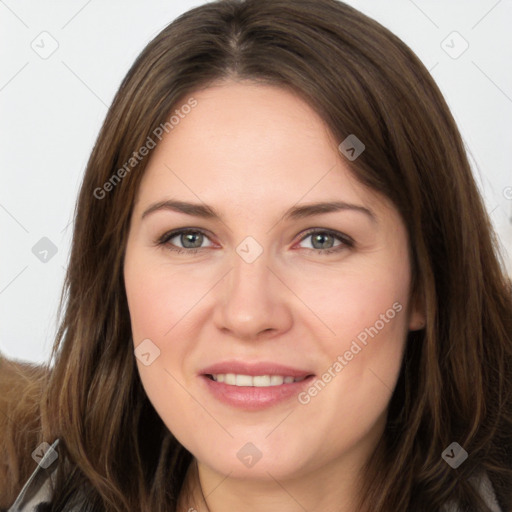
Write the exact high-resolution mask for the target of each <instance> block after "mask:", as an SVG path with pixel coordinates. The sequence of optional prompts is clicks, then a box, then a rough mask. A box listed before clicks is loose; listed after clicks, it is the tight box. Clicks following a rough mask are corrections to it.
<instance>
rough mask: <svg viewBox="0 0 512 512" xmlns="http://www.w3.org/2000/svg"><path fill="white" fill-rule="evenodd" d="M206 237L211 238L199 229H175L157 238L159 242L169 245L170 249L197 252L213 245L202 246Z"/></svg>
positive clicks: (180, 251) (159, 243)
mask: <svg viewBox="0 0 512 512" xmlns="http://www.w3.org/2000/svg"><path fill="white" fill-rule="evenodd" d="M174 239H176V241H175V242H172V240H174ZM205 239H206V240H209V238H208V237H207V236H206V233H204V232H203V231H201V230H199V229H190V228H187V229H175V230H174V231H170V232H169V233H165V234H164V235H162V236H161V237H160V238H159V239H158V240H157V244H158V245H165V246H168V247H167V248H168V249H170V250H171V251H176V252H178V253H182V252H188V253H196V252H197V251H199V250H202V249H205V248H206V247H211V245H209V246H205V247H202V243H203V241H204V240H205ZM176 243H178V244H181V246H180V245H176Z"/></svg>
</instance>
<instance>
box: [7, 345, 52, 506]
mask: <svg viewBox="0 0 512 512" xmlns="http://www.w3.org/2000/svg"><path fill="white" fill-rule="evenodd" d="M46 375H47V369H46V368H45V367H43V366H38V365H35V364H31V363H25V362H18V361H10V360H8V359H6V358H5V357H2V355H1V354H0V482H2V485H0V509H5V508H7V507H8V506H9V505H10V504H11V503H12V502H13V500H14V498H15V496H16V494H17V493H18V492H19V490H20V488H21V487H22V485H23V482H25V481H26V480H27V478H28V476H29V475H30V474H31V473H32V471H33V470H34V460H33V459H32V458H31V457H30V454H31V453H32V452H33V451H34V450H35V449H36V448H37V446H38V444H39V443H38V438H39V435H40V406H39V404H40V398H41V392H42V390H43V386H44V382H45V379H46ZM20 454H23V455H20ZM27 454H28V456H27Z"/></svg>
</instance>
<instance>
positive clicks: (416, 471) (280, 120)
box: [9, 0, 512, 512]
mask: <svg viewBox="0 0 512 512" xmlns="http://www.w3.org/2000/svg"><path fill="white" fill-rule="evenodd" d="M65 292H66V293H65V295H64V297H65V303H64V302H63V304H64V305H65V312H64V316H63V320H62V324H61V328H60V331H59V333H58V337H57V341H56V344H55V347H54V353H53V356H54V364H53V366H51V368H49V370H50V371H49V376H48V377H44V378H43V377H41V379H40V384H41V388H42V389H43V396H42V399H41V426H40V428H39V430H38V443H43V442H44V443H46V444H43V445H39V446H35V447H34V453H33V458H34V460H36V461H37V462H38V467H37V470H36V471H35V472H34V473H33V474H32V475H31V478H32V479H31V480H29V481H28V482H27V483H26V485H25V488H24V489H23V490H22V491H21V492H20V488H21V487H22V485H23V483H24V479H25V478H26V477H28V476H29V475H21V474H20V475H19V478H18V480H17V481H16V482H15V483H14V484H13V486H14V488H15V491H14V492H13V494H12V497H11V500H10V502H9V503H12V502H13V501H14V499H15V498H16V494H15V493H18V492H20V494H19V495H18V499H17V501H16V503H15V504H14V505H13V507H12V510H30V507H32V506H33V505H34V504H35V503H39V508H38V510H51V511H61V510H86V509H88V510H112V511H114V510H115V511H128V510H151V511H159V510H162V511H163V510H176V511H189V512H191V511H193V510H197V511H199V512H202V511H207V510H210V511H212V512H214V511H227V510H239V509H242V508H244V509H246V510H254V511H259V510H278V509H279V510H285V511H286V510H289V511H291V510H293V511H295V510H309V511H313V510H320V509H322V510H332V511H334V510H336V511H342V512H345V511H347V512H348V511H356V510H358V511H370V510H371V511H379V512H387V511H403V512H406V511H415V512H421V511H433V510H445V511H446V510H453V511H462V510H468V511H469V510H472V511H473V510H474V511H482V512H483V511H485V512H489V511H496V510H498V511H500V510H501V511H510V510H512V485H511V484H512V463H511V461H512V401H511V395H512V372H511V371H510V370H511V368H512V339H511V332H512V299H511V287H510V282H508V281H507V279H506V278H505V275H504V272H503V266H502V265H501V264H500V260H499V255H498V252H497V250H496V249H495V242H494V235H493V234H492V230H491V227H490V224H489V220H488V217H487V215H486V213H485V210H484V207H483V205H482V201H481V199H480V197H479V195H478V192H477V188H476V186H475V183H474V180H473V178H472V175H471V170H470V166H469V164H468V160H467V157H466V154H465V152H464V147H463V143H462V141H461V138H460V135H459V132H458V130H457V127H456V125H455V122H454V120H453V118H452V116H451V114H450V112H449V109H448V107H447V105H446V103H445V101H444V99H443V98H442V96H441V94H440V92H439V89H438V88H437V86H436V85H435V83H434V81H433V80H432V78H431V77H430V75H429V73H428V72H427V70H426V69H425V68H424V66H423V65H422V64H421V62H420V61H419V60H418V58H417V57H416V56H415V55H414V54H413V52H412V51H411V50H410V49H409V48H408V47H407V46H406V45H405V44H404V43H403V42H401V41H400V40H399V39H398V38H397V37H395V36H394V35H392V34H391V33H390V32H389V31H388V30H386V29H385V28H383V27H382V26H381V25H379V24H378V23H376V22H375V21H373V20H371V19H369V18H367V17H366V16H364V15H362V14H361V13H359V12H358V11H356V10H355V9H353V8H351V7H348V6H347V5H345V4H343V3H341V2H338V1H335V0H320V1H318V0H316V1H313V0H299V1H297V0H293V1H291V0H273V1H270V0H258V1H256V0H247V1H234V0H225V1H220V2H213V3H209V4H207V5H204V6H202V7H199V8H197V9H193V10H191V11H189V12H188V13H186V14H184V15H183V16H181V17H180V18H179V19H177V20H176V21H175V22H173V23H172V24H171V25H169V26H168V27H167V28H166V29H164V30H163V31H162V32H161V33H160V34H159V35H158V36H157V37H156V38H155V39H154V40H153V41H152V42H151V43H150V44H149V45H148V46H147V48H146V49H145V50H144V51H143V52H142V54H141V55H140V56H139V58H138V59H137V60H136V62H135V64H134V65H133V67H132V69H131V70H130V71H129V73H128V75H127V77H126V78H125V80H124V81H123V83H122V84H121V87H120V89H119V92H118V94H117V95H116V98H115V100H114V102H113V105H112V107H111V109H110V111H109V114H108V115H107V118H106V120H105V123H104V126H103V128H102V130H101V132H100V134H99V137H98V140H97V143H96V145H95V147H94V149H93V152H92V155H91V158H90V161H89V164H88V167H87V170H86V174H85V177H84V181H83V184H82V188H81V191H80V195H79V199H78V205H77V211H76V219H75V227H74V238H73V245H72V253H71V260H70V264H69V267H68V274H67V279H66V287H65ZM13 417H14V418H15V416H13ZM27 435H28V434H27ZM16 454H17V456H18V457H27V456H28V455H30V454H27V452H26V451H24V452H23V453H22V452H21V451H18V452H16ZM16 464H17V462H16V458H15V457H13V456H11V457H10V467H17V466H16ZM20 473H21V472H20ZM9 496H11V495H9Z"/></svg>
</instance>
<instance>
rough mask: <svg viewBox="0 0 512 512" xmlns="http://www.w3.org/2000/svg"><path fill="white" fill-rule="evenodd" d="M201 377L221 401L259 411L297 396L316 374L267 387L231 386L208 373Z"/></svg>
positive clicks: (240, 407)
mask: <svg viewBox="0 0 512 512" xmlns="http://www.w3.org/2000/svg"><path fill="white" fill-rule="evenodd" d="M200 378H201V380H202V381H203V382H204V385H205V386H206V387H207V389H208V390H209V392H210V393H211V394H212V395H213V396H214V397H215V398H216V399H217V400H219V401H220V402H222V403H224V404H227V405H230V406H232V407H237V408H239V409H245V410H249V411H257V410H261V409H266V408H268V407H271V406H273V405H276V404H278V403H282V402H285V401H287V400H290V399H291V398H296V397H297V396H298V394H299V393H300V392H301V391H302V390H303V389H304V388H305V387H307V386H308V385H309V384H310V382H311V380H312V379H314V376H313V375H311V376H309V377H306V378H305V379H304V380H302V381H300V382H290V383H288V384H281V385H279V386H267V387H256V386H230V385H229V384H225V383H224V382H217V381H215V380H212V379H210V378H209V377H206V375H200Z"/></svg>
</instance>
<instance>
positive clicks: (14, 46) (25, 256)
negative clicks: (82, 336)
mask: <svg viewBox="0 0 512 512" xmlns="http://www.w3.org/2000/svg"><path fill="white" fill-rule="evenodd" d="M202 3H204V2H202V1H190V0H187V1H184V0H179V1H170V0H166V1H163V0H158V1H151V2H143V1H142V0H138V1H135V0H131V1H127V0H123V1H121V0H110V1H108V2H105V1H100V0H88V1H87V0H66V1H62V0H60V1H52V2H48V1H40V0H38V1H36V0H30V1H28V0H18V1H15V0H0V70H1V71H0V112H1V115H0V141H1V143H0V169H1V172H0V237H1V238H0V240H1V242H0V243H1V246H0V247H1V251H0V257H1V259H0V314H1V317H0V352H2V353H3V354H4V355H7V356H8V357H11V358H16V359H22V360H29V361H35V362H41V361H43V360H45V359H47V358H48V356H49V354H50V349H51V346H52V343H53V338H54V336H55V332H56V311H57V305H58V299H59V295H60V290H61V286H62V282H63V278H64V270H65V267H66V265H67V261H68V255H69V246H70V240H71V226H70V225H69V223H70V222H71V220H72V217H73V209H74V203H75V199H76V195H77V191H78V187H79V184H80V181H81V179H82V175H83V172H84V169H85V165H86V162H87V159H88V157H89V153H90V151H91V148H92V145H93V143H94V140H95V138H96V135H97V133H98V131H99V128H100V126H101V123H102V121H103V119H104V117H105V114H106V112H107V106H108V105H110V103H111V101H112V99H113V96H114V94H115V92H116V90H117V88H118V86H119V84H120V82H121V80H122V78H123V77H124V75H125V74H126V72H127V71H128V69H129V67H130V66H131V64H132V63H133V61H134V60H135V58H136V57H137V55H138V54H139V53H140V51H141V50H142V49H143V47H144V46H145V45H146V43H147V42H149V40H150V39H152V38H153V37H154V36H156V35H157V33H158V32H159V31H160V30H161V29H162V28H163V27H164V26H165V25H167V24H168V23H169V22H171V21H172V20H173V19H174V18H175V17H176V16H178V15H179V14H181V13H182V12H184V11H186V10H188V9H190V8H191V7H195V6H197V5H200V4H202ZM347 3H349V4H350V5H353V6H354V7H356V8H358V9H360V10H361V11H363V12H364V13H365V14H368V15H369V16H371V17H373V18H375V19H376V20H378V21H379V22H380V23H382V24H383V25H385V26H386V27H388V28H389V29H390V30H391V31H392V32H394V33H395V34H396V35H398V36H399V37H400V38H401V39H402V40H404V41H405V42H406V43H407V44H408V45H409V46H410V47H411V48H412V49H413V50H414V51H415V52H416V53H417V55H418V56H419V57H420V59H421V60H422V61H423V62H424V64H425V66H426V67H427V68H428V69H429V70H431V73H432V76H433V77H434V79H435V80H436V82H437V83H438V85H439V87H440V88H441V91H442V92H443V94H444V95H445V97H446V99H447V101H448V104H449V105H450V108H451V109H452V112H453V114H454V117H455V119H456V121H457V123H458V125H459V128H460V130H461V132H462V135H463V138H464V141H465V143H466V146H467V149H468V152H469V155H470V159H471V162H472V165H473V169H474V172H475V176H476V178H477V181H478V183H479V186H480V188H481V191H482V193H483V194H484V197H485V200H486V205H487V208H488V211H489V213H490V216H491V219H492V221H493V224H494V226H495V228H496V230H497V232H498V234H499V238H500V241H501V244H502V245H503V248H504V252H505V256H506V259H507V264H508V265H509V267H508V268H509V272H511V274H512V265H511V264H510V261H511V259H512V258H511V255H512V188H509V187H512V171H511V162H512V137H511V135H512V128H511V125H512V65H511V63H512V44H511V43H512V36H511V30H510V20H512V1H511V0H500V1H498V0H472V1H469V0H458V1H455V0H451V1H440V0H439V1H433V0H414V1H411V0H388V1H386V2H383V1H377V0H375V1H372V0H350V1H348V2H347ZM453 31H457V32H458V33H459V34H460V35H461V36H462V37H463V38H464V40H466V41H467V43H468V44H469V47H468V49H467V50H466V51H465V52H464V53H463V54H462V55H460V57H458V58H456V59H454V58H452V57H451V56H450V55H448V54H447V53H446V51H445V50H444V49H443V47H442V46H441V45H442V42H443V41H446V42H445V43H443V45H449V46H451V47H452V49H451V50H448V49H447V50H448V51H451V52H452V53H453V52H457V51H458V50H460V49H462V46H461V45H462V44H464V43H463V41H462V40H461V39H457V36H453V35H451V36H450V37H448V36H449V35H450V34H452V32H453ZM42 32H47V33H48V34H49V35H48V34H47V35H41V33H42ZM447 37H448V39H446V38H447ZM53 40H55V41H56V42H55V43H54V42H53ZM52 44H55V45H57V44H58V48H57V49H56V51H55V52H54V53H53V54H52V55H51V56H49V57H48V58H46V59H43V58H41V57H40V56H39V54H38V53H36V51H35V50H34V49H33V46H34V47H36V48H40V49H39V50H38V51H40V52H42V51H44V50H46V51H48V50H50V49H51V45H52ZM42 237H47V238H49V239H50V240H51V241H52V242H53V244H55V246H56V248H57V253H56V254H55V256H53V257H52V258H50V259H49V260H48V261H47V262H46V263H43V262H41V261H40V260H39V259H38V258H37V257H36V256H35V255H34V254H33V253H32V247H33V246H34V245H35V244H36V243H37V242H38V241H39V240H40V239H41V238H42ZM507 254H508V255H507Z"/></svg>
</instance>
